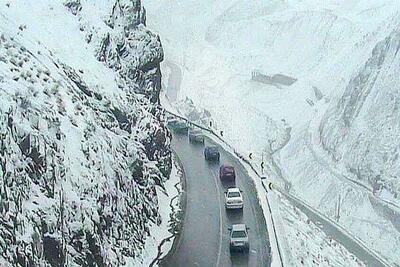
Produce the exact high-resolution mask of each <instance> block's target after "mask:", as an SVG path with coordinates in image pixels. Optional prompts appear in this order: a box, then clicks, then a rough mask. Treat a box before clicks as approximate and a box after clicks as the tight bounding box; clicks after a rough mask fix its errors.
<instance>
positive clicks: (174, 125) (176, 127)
mask: <svg viewBox="0 0 400 267" xmlns="http://www.w3.org/2000/svg"><path fill="white" fill-rule="evenodd" d="M167 127H168V128H169V129H170V130H172V131H174V132H175V133H187V131H188V129H189V126H188V125H187V123H186V122H185V121H183V120H178V119H171V120H169V121H168V123H167Z"/></svg>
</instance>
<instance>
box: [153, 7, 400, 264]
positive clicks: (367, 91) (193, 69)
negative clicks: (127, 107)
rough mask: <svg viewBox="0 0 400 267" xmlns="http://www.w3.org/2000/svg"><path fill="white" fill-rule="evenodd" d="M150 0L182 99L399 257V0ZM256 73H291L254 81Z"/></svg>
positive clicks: (305, 194)
mask: <svg viewBox="0 0 400 267" xmlns="http://www.w3.org/2000/svg"><path fill="white" fill-rule="evenodd" d="M148 2H149V3H148V5H147V6H148V13H149V14H154V15H151V17H152V19H151V20H149V21H148V23H149V26H150V27H151V28H153V29H155V30H157V31H158V32H159V33H160V34H161V37H162V38H163V39H164V40H165V51H166V61H167V62H168V61H171V62H174V63H175V64H178V65H180V66H181V68H182V74H183V81H182V84H181V89H180V92H179V94H178V96H179V99H180V100H182V101H181V103H180V107H182V105H185V104H182V103H184V102H186V103H190V102H191V101H193V103H194V105H195V106H197V108H199V109H206V110H207V111H208V112H209V113H210V114H211V118H212V121H213V127H215V128H216V130H217V131H218V132H220V131H223V133H224V138H226V139H227V140H228V141H229V142H230V143H232V144H234V145H235V147H236V148H237V149H238V151H239V152H241V153H242V154H243V155H249V154H250V153H252V155H253V157H252V162H253V163H254V164H255V165H256V166H259V165H260V162H261V159H264V160H265V159H267V160H266V171H267V174H268V175H269V176H270V177H271V178H273V179H275V183H276V184H277V185H280V186H281V187H282V188H285V189H286V190H288V191H289V192H290V193H291V194H294V195H296V196H297V197H299V198H301V199H302V200H304V201H305V202H307V203H308V204H310V205H311V206H313V207H314V208H316V209H318V210H319V211H320V212H321V213H322V214H324V215H326V216H328V217H330V218H331V219H333V220H335V221H336V222H337V223H338V224H340V225H341V226H343V227H344V228H346V229H347V230H349V231H350V233H351V234H352V235H353V236H355V237H357V238H359V239H360V240H362V241H363V242H364V243H365V244H366V245H367V246H368V247H369V248H370V249H372V250H373V251H375V252H377V253H378V254H380V255H382V256H383V257H384V258H385V259H386V260H388V261H389V263H390V264H391V265H395V264H397V263H398V262H399V261H400V258H399V255H400V250H399V247H400V246H399V244H400V243H399V242H400V232H399V229H400V225H399V222H400V217H399V213H398V212H399V208H398V207H399V206H400V201H399V198H398V197H399V193H400V192H399V179H398V176H399V168H398V166H399V162H398V153H399V152H398V143H399V140H400V138H399V135H398V133H399V124H398V117H399V114H398V110H397V108H398V107H397V106H398V101H397V100H396V99H397V98H398V96H399V91H398V86H397V83H396V82H397V80H398V78H397V76H398V75H396V73H397V72H398V71H399V67H398V62H397V61H398V56H397V51H398V44H397V43H398V33H397V30H398V25H399V23H400V20H399V13H400V2H399V1H396V0H377V1H369V0H346V1H337V0H330V1H321V0H305V1H304V0H303V1H300V0H270V1H264V0H252V1H245V0H223V1H212V0H205V1H194V0H192V1H191V0H189V1H167V0H165V1H151V0H149V1H148ZM155 14H157V16H155ZM171 25H174V26H173V27H171ZM165 68H166V69H168V65H166V66H165ZM255 70H256V71H258V72H260V73H262V74H265V75H266V76H273V75H274V74H283V75H286V76H289V77H292V78H295V79H297V81H296V82H295V83H294V84H292V85H291V86H287V85H284V84H279V83H260V82H258V81H255V80H254V79H252V72H253V71H255ZM186 97H188V98H190V99H191V100H185V98H186ZM182 110H185V108H182ZM284 217H285V216H284ZM289 242H290V241H289ZM295 243H296V242H293V244H295Z"/></svg>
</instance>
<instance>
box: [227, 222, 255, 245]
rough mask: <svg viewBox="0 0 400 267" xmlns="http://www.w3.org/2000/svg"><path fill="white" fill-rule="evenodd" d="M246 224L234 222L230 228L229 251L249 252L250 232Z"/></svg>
mask: <svg viewBox="0 0 400 267" xmlns="http://www.w3.org/2000/svg"><path fill="white" fill-rule="evenodd" d="M248 229H249V228H248V227H246V225H245V224H234V225H232V227H230V228H229V230H230V235H229V251H230V252H235V251H241V252H249V248H250V245H249V234H248Z"/></svg>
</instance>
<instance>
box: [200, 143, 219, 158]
mask: <svg viewBox="0 0 400 267" xmlns="http://www.w3.org/2000/svg"><path fill="white" fill-rule="evenodd" d="M204 158H205V159H206V160H209V161H219V151H218V147H216V146H207V147H206V148H205V149H204Z"/></svg>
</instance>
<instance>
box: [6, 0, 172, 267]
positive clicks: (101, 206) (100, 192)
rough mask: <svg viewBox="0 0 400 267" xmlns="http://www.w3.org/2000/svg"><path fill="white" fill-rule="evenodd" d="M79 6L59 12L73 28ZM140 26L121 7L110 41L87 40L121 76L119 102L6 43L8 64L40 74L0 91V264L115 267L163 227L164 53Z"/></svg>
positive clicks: (139, 16) (112, 20)
mask: <svg viewBox="0 0 400 267" xmlns="http://www.w3.org/2000/svg"><path fill="white" fill-rule="evenodd" d="M81 2H82V3H81ZM83 4H86V3H85V2H84V1H79V0H75V1H73V0H70V1H66V2H65V6H66V7H67V8H68V10H70V12H72V13H73V14H74V15H76V18H77V19H79V20H81V19H82V17H81V16H83V15H82V14H83V13H84V11H85V9H84V8H85V7H86V5H83ZM74 18H75V17H74ZM145 21H146V17H145V10H144V8H143V7H142V6H141V2H140V1H139V0H132V1H131V0H116V1H115V4H114V5H113V6H112V9H111V10H110V16H109V19H108V20H107V21H106V22H105V24H106V26H105V28H106V29H107V31H106V32H101V33H100V35H101V36H96V33H95V32H94V31H91V32H90V36H91V41H90V42H92V43H93V45H96V48H97V49H96V54H94V55H93V57H94V58H97V59H98V60H99V61H100V62H99V65H100V66H101V64H102V63H103V64H105V65H106V66H107V67H109V68H110V69H112V70H113V71H114V72H115V74H116V75H115V79H116V82H117V85H118V90H120V92H117V95H118V97H115V98H112V97H110V95H108V94H106V93H104V92H102V91H101V90H98V88H96V86H93V83H91V82H90V81H87V80H86V78H85V75H83V71H81V70H77V69H74V68H73V67H72V66H69V65H68V64H66V63H65V62H62V61H61V60H59V59H58V58H56V57H53V55H52V54H51V53H48V54H46V56H43V57H42V58H40V60H39V59H38V58H37V57H39V55H37V56H32V55H33V53H34V52H32V51H29V50H27V49H26V48H23V47H22V46H20V44H18V43H17V42H15V40H13V38H9V37H5V36H1V38H2V39H1V42H0V56H2V55H4V58H3V59H4V63H6V64H8V63H10V62H11V61H13V58H19V57H20V58H23V59H25V58H26V61H24V63H23V64H27V65H28V64H31V65H32V67H31V70H32V71H33V72H35V71H37V75H31V74H29V73H27V74H25V73H24V75H22V74H21V77H19V76H18V79H19V81H18V85H20V86H19V87H18V90H17V89H15V87H16V86H17V85H16V84H15V83H14V84H12V82H14V81H15V79H14V78H15V77H14V76H10V77H4V78H3V79H4V84H5V86H8V85H9V84H12V86H11V87H10V88H11V89H12V90H14V91H12V90H11V89H10V90H9V91H10V93H9V94H8V93H7V90H4V91H0V97H1V98H2V99H6V103H7V105H6V106H4V107H3V106H0V265H1V264H2V263H3V262H5V263H9V264H10V265H12V266H65V265H75V266H76V265H78V266H120V265H123V264H125V263H126V260H127V258H135V257H137V256H138V255H139V254H140V252H141V250H142V249H143V248H144V244H145V240H146V238H147V237H148V236H149V235H150V234H151V233H150V225H151V224H153V223H154V224H158V223H159V222H160V215H159V210H158V208H159V207H158V204H159V203H157V201H158V199H157V191H156V186H161V187H163V183H164V182H165V180H166V179H168V176H169V174H170V170H171V152H170V148H169V146H170V135H169V133H168V131H167V130H166V128H165V127H164V123H163V120H164V111H163V109H162V107H161V106H160V104H159V93H160V89H161V72H160V66H159V65H160V62H161V61H162V60H163V50H162V46H161V42H160V39H159V38H158V36H156V35H154V34H153V33H151V32H150V31H149V30H147V29H146V28H145ZM82 31H84V33H85V34H88V32H89V30H88V28H87V27H86V26H85V27H82ZM86 31H88V32H86ZM92 37H93V38H92ZM97 41H98V43H95V42H97ZM35 49H36V48H35ZM15 51H18V53H17V55H13V54H12V53H16V52H15ZM43 51H44V52H42V53H46V50H43ZM44 60H48V61H49V62H50V63H48V65H43V64H42V61H44ZM101 62H102V63H101ZM17 63H18V62H17ZM9 65H10V66H11V65H14V64H12V63H10V64H9ZM17 65H18V64H17ZM50 65H51V66H50ZM1 67H2V66H0V68H1ZM12 68H15V67H12ZM0 70H1V69H0ZM16 71H18V70H15V72H16ZM107 71H108V70H107ZM42 76H43V78H42ZM4 84H2V86H4ZM5 88H6V87H5ZM4 92H5V93H4ZM11 92H12V93H11ZM2 103H3V102H2Z"/></svg>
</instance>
